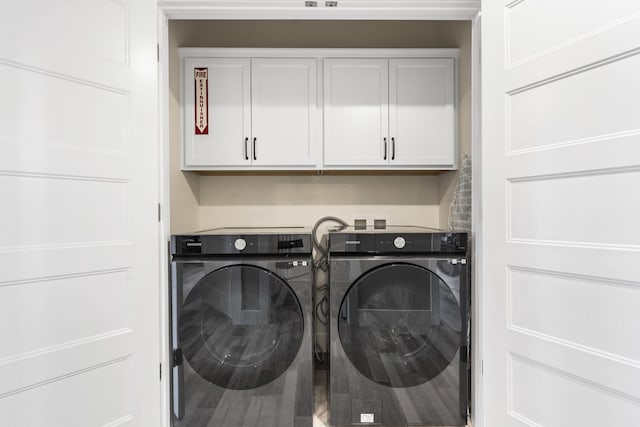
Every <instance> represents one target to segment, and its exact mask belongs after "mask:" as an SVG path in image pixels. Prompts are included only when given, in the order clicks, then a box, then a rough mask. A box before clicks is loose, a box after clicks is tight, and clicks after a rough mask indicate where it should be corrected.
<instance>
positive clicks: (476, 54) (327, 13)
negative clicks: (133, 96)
mask: <svg viewBox="0 0 640 427" xmlns="http://www.w3.org/2000/svg"><path fill="white" fill-rule="evenodd" d="M167 3H168V4H164V1H163V0H158V100H159V104H158V117H159V139H158V143H159V153H160V159H159V161H160V170H159V173H160V191H159V194H160V207H159V209H160V212H159V214H160V215H161V221H160V230H161V239H162V243H163V244H162V245H161V253H160V254H159V256H160V265H161V266H168V265H169V261H170V256H169V251H168V250H167V248H168V246H167V244H168V242H169V239H170V229H169V224H170V221H169V220H170V216H169V215H170V187H169V171H170V169H169V120H168V119H169V96H170V93H169V89H168V88H169V21H170V20H178V19H198V20H240V19H243V20H309V19H314V20H380V21H385V20H412V21H429V20H438V21H451V20H459V21H470V22H471V153H472V159H473V167H472V194H473V199H472V224H473V233H472V236H473V239H472V240H471V253H472V259H473V263H472V273H471V275H472V277H473V279H472V288H471V292H472V305H471V322H472V330H471V337H472V355H471V357H472V366H473V367H474V369H473V373H472V378H471V408H472V412H471V414H472V415H471V421H472V423H473V426H474V427H484V421H483V413H484V411H483V401H482V389H483V381H482V358H483V357H482V356H483V348H482V342H483V336H484V325H483V299H482V298H483V296H482V295H483V292H482V289H483V283H482V252H481V248H482V228H481V225H482V222H481V214H480V208H481V204H480V202H479V201H480V200H481V199H482V195H481V189H482V188H481V178H482V157H481V154H482V144H481V112H480V106H481V98H480V94H481V90H480V89H481V70H480V66H481V60H480V1H479V0H469V1H466V2H463V3H464V4H462V5H461V3H459V2H458V6H459V7H455V8H454V7H451V8H450V9H447V8H442V7H438V6H441V5H442V4H441V2H440V4H435V3H434V5H432V6H430V7H429V6H426V7H423V8H419V9H417V8H415V6H414V7H411V6H404V7H403V6H401V5H400V6H397V7H390V4H392V3H393V2H389V6H387V7H381V8H373V7H372V8H351V9H346V8H345V9H339V8H327V7H317V8H302V7H282V5H281V4H278V5H271V6H269V5H268V4H266V5H265V6H262V7H260V8H258V7H253V8H247V7H244V8H243V7H241V6H242V4H241V3H243V1H238V2H237V3H238V5H236V6H234V7H224V6H219V5H216V1H215V0H210V1H209V2H208V3H199V5H193V4H192V3H189V2H185V3H186V4H184V5H181V4H180V2H167ZM280 3H282V2H280ZM383 3H384V2H383ZM425 3H429V2H428V1H425ZM436 3H438V2H436ZM396 4H397V1H396ZM394 6H395V5H394ZM310 9H311V10H310ZM160 280H161V283H164V284H167V285H168V284H169V281H170V276H169V271H168V268H164V267H162V268H161V272H160ZM159 304H160V319H159V321H160V322H161V325H160V333H161V336H160V346H161V348H160V360H161V361H162V368H161V370H162V372H161V378H162V381H161V383H160V384H161V390H160V392H161V409H162V415H161V426H162V427H169V426H170V425H171V414H170V410H171V405H170V398H171V396H170V381H169V379H170V377H171V376H170V372H171V355H170V351H169V332H170V330H169V311H170V310H169V306H168V304H169V299H168V292H161V293H160V299H159Z"/></svg>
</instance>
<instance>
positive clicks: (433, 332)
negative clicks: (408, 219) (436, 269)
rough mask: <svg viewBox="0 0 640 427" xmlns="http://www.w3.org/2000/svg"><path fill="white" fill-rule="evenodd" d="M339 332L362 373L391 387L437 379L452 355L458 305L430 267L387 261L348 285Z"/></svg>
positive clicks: (455, 346)
mask: <svg viewBox="0 0 640 427" xmlns="http://www.w3.org/2000/svg"><path fill="white" fill-rule="evenodd" d="M338 334H339V336H340V342H341V344H342V347H343V349H344V352H345V354H346V355H347V357H348V359H349V360H350V361H351V363H352V364H353V366H354V367H356V369H358V370H359V371H360V372H361V373H362V374H363V375H364V376H366V377H367V378H369V379H370V380H372V381H375V382H376V383H378V384H382V385H386V386H390V387H411V386H415V385H418V384H422V383H425V382H427V381H429V380H431V379H432V378H434V377H436V376H437V375H438V374H439V373H440V372H442V371H443V370H444V369H445V368H446V367H447V366H449V364H450V363H451V361H452V360H453V358H454V357H455V355H456V353H457V351H458V348H459V347H460V339H461V336H462V325H461V316H460V305H459V304H458V300H457V299H456V297H455V295H454V294H453V292H452V291H451V289H450V288H449V287H448V286H447V284H446V283H445V282H444V281H442V279H440V278H439V277H438V276H437V275H436V274H434V273H432V272H431V271H429V270H427V269H425V268H422V267H419V266H416V265H413V264H402V263H396V264H386V265H383V266H381V267H378V268H376V269H374V270H371V271H369V272H367V273H366V274H364V275H363V276H361V277H360V278H359V279H358V280H357V281H356V282H354V284H353V285H352V286H351V287H350V288H349V290H348V291H347V294H346V295H345V297H344V299H343V300H342V304H341V306H340V312H339V317H338Z"/></svg>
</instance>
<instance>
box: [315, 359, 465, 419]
mask: <svg viewBox="0 0 640 427" xmlns="http://www.w3.org/2000/svg"><path fill="white" fill-rule="evenodd" d="M314 395H315V414H314V416H313V427H331V426H330V424H329V412H328V390H327V371H323V370H316V371H315V372H314ZM412 427H418V426H412ZM442 427H446V426H442ZM467 427H473V426H472V425H471V423H469V424H467Z"/></svg>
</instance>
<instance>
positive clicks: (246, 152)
mask: <svg viewBox="0 0 640 427" xmlns="http://www.w3.org/2000/svg"><path fill="white" fill-rule="evenodd" d="M244 159H245V160H249V137H246V138H245V139H244Z"/></svg>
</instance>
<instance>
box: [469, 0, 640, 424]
mask: <svg viewBox="0 0 640 427" xmlns="http://www.w3.org/2000/svg"><path fill="white" fill-rule="evenodd" d="M639 28H640V2H638V1H637V0H613V1H609V2H596V1H588V2H585V1H581V0H565V1H562V2H557V1H552V0H538V1H532V0H517V1H504V0H502V1H499V0H497V1H486V2H483V6H482V61H483V64H482V98H483V101H482V102H483V104H482V117H483V135H482V141H483V142H482V144H483V148H482V158H483V165H482V168H483V177H482V197H483V199H482V207H483V208H482V217H483V220H482V221H483V222H482V227H483V236H484V237H483V244H482V254H483V258H484V264H483V266H482V268H483V286H484V288H483V293H484V295H483V301H484V305H483V310H484V313H485V315H484V318H483V321H484V324H483V329H484V335H483V337H484V338H485V340H484V342H483V348H484V362H483V369H484V370H483V372H484V374H483V378H484V388H483V390H482V391H481V393H482V400H483V401H484V402H485V405H484V417H483V418H484V420H483V421H484V422H483V423H482V424H483V425H484V426H489V427H494V426H500V427H502V426H523V425H530V426H549V427H552V426H557V427H566V426H598V427H600V426H628V425H635V424H637V423H638V422H639V421H638V420H640V340H639V339H638V337H640V318H639V315H638V313H639V309H638V308H639V307H640V226H639V223H638V218H640V197H638V191H639V189H640V96H639V94H640V32H639V30H638V29H639Z"/></svg>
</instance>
